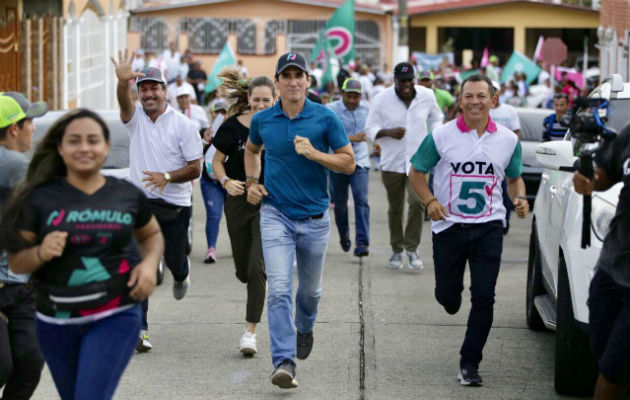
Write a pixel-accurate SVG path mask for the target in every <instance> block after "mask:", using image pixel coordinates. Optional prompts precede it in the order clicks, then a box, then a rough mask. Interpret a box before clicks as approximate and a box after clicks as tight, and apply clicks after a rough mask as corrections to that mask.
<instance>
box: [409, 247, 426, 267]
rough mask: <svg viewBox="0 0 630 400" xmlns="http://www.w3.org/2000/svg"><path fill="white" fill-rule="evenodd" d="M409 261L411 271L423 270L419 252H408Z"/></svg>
mask: <svg viewBox="0 0 630 400" xmlns="http://www.w3.org/2000/svg"><path fill="white" fill-rule="evenodd" d="M406 253H407V259H408V260H409V269H411V270H416V269H423V268H424V264H423V263H422V260H421V259H420V256H419V255H418V251H407V252H406Z"/></svg>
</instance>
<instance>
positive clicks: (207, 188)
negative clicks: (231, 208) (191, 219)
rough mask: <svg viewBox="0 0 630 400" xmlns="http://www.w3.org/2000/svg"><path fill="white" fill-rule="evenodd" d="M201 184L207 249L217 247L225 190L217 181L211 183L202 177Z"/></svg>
mask: <svg viewBox="0 0 630 400" xmlns="http://www.w3.org/2000/svg"><path fill="white" fill-rule="evenodd" d="M199 181H200V182H201V194H202V195H203V204H204V205H205V206H206V240H207V241H208V248H210V247H217V238H218V237H219V223H220V222H221V213H223V203H224V202H225V189H223V188H222V187H221V184H220V183H219V182H217V181H211V180H208V179H207V178H204V177H203V176H202V177H201V179H200V180H199Z"/></svg>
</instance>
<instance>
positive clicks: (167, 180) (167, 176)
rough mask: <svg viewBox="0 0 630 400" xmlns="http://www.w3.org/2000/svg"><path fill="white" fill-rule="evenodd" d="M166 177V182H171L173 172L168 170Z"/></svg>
mask: <svg viewBox="0 0 630 400" xmlns="http://www.w3.org/2000/svg"><path fill="white" fill-rule="evenodd" d="M164 179H166V183H169V182H170V181H171V174H169V173H168V172H165V173H164Z"/></svg>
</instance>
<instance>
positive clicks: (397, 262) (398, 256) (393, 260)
mask: <svg viewBox="0 0 630 400" xmlns="http://www.w3.org/2000/svg"><path fill="white" fill-rule="evenodd" d="M402 263H403V261H402V253H394V252H392V255H391V257H389V263H388V264H387V268H389V269H401V268H402V266H403V264H402Z"/></svg>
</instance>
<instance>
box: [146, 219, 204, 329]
mask: <svg viewBox="0 0 630 400" xmlns="http://www.w3.org/2000/svg"><path fill="white" fill-rule="evenodd" d="M191 215H192V207H181V209H180V210H179V212H178V213H177V215H176V216H175V217H174V218H173V217H171V216H170V215H161V214H160V213H157V212H156V213H155V218H156V219H157V221H158V223H159V224H160V229H161V230H162V235H163V236H164V262H165V263H166V266H167V267H168V269H169V270H170V271H171V273H172V274H173V279H174V280H176V281H178V282H181V281H183V280H184V279H186V277H187V276H188V273H189V272H190V271H189V268H188V257H187V256H186V244H187V243H188V225H189V224H190V216H191ZM136 251H137V250H136ZM140 305H141V307H142V329H144V330H148V329H149V322H148V318H147V314H148V312H149V299H148V298H147V299H146V300H144V301H142V302H141V303H140Z"/></svg>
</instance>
